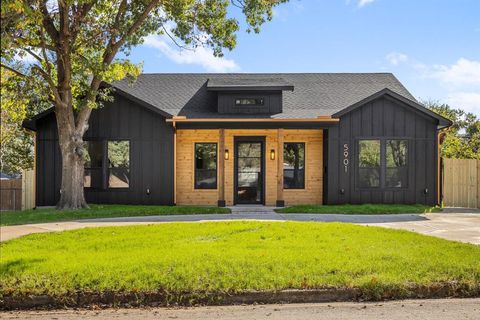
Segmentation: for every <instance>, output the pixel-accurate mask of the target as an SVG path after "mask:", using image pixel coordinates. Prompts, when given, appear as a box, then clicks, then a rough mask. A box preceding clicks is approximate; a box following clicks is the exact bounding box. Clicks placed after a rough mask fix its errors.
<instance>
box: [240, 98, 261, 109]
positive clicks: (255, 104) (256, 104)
mask: <svg viewBox="0 0 480 320" xmlns="http://www.w3.org/2000/svg"><path fill="white" fill-rule="evenodd" d="M234 99H235V101H234V102H235V103H234V105H235V107H259V106H262V107H263V106H264V105H265V97H260V98H253V97H236V98H234ZM239 100H255V103H253V104H243V103H237V101H239ZM257 100H260V103H258V102H257Z"/></svg>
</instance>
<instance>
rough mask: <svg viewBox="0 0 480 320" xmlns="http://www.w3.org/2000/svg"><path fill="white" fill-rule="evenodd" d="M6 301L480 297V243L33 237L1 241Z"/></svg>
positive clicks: (183, 226) (174, 227) (363, 235)
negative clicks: (85, 296) (270, 295)
mask: <svg viewBox="0 0 480 320" xmlns="http://www.w3.org/2000/svg"><path fill="white" fill-rule="evenodd" d="M0 249H1V252H2V259H1V262H0V276H1V279H2V282H1V285H0V296H2V295H3V296H5V295H10V296H12V295H13V296H25V295H28V294H47V295H51V296H53V297H56V298H57V299H59V300H60V301H61V300H62V299H67V298H68V297H69V294H72V296H74V293H75V292H79V291H80V292H93V293H101V292H119V293H122V292H123V293H125V292H137V293H141V292H157V291H160V292H166V293H167V294H168V295H169V297H170V298H171V299H172V300H170V301H171V302H172V301H173V302H175V301H178V299H181V297H182V296H183V294H185V293H194V294H197V293H198V295H199V296H200V295H205V294H210V295H213V296H214V297H219V296H220V297H221V296H222V295H223V294H227V293H228V294H230V293H235V292H240V291H244V290H252V289H255V290H278V289H287V288H288V289H293V288H295V289H311V288H327V287H342V288H345V287H350V288H352V287H354V288H359V289H360V290H361V291H362V293H363V298H366V299H368V298H372V297H374V298H380V297H383V296H392V295H393V296H394V297H397V298H401V297H404V296H406V295H407V294H408V293H409V292H410V291H409V290H411V288H412V286H427V287H430V286H438V285H441V284H447V283H448V284H454V285H455V286H458V287H461V288H463V290H464V293H465V294H466V295H468V294H470V295H472V294H477V295H478V294H479V293H480V246H475V245H469V244H462V243H458V242H451V241H446V240H443V239H439V238H434V237H428V236H423V235H420V234H416V233H411V232H407V231H398V230H389V229H384V228H379V227H366V226H356V225H350V224H342V223H312V222H252V221H249V222H247V221H235V222H208V223H171V224H162V225H149V226H128V227H106V228H92V229H81V230H75V231H67V232H61V233H50V234H35V235H29V236H26V237H23V238H20V239H16V240H11V241H7V242H4V243H1V244H0Z"/></svg>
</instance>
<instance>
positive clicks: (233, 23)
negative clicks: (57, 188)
mask: <svg viewBox="0 0 480 320" xmlns="http://www.w3.org/2000/svg"><path fill="white" fill-rule="evenodd" d="M286 1H287V0H163V1H160V0H102V1H98V0H76V1H74V0H57V1H51V0H3V1H2V3H1V65H2V68H4V69H6V70H9V71H10V72H12V73H13V74H14V75H15V77H18V78H21V79H23V80H24V81H25V82H28V83H29V86H30V85H31V86H33V87H35V88H37V87H38V88H41V90H40V92H43V93H44V96H45V97H46V98H47V99H48V100H49V101H50V102H51V104H52V105H53V106H54V108H55V115H56V120H57V127H58V135H59V144H60V151H61V154H62V186H61V198H60V202H59V204H58V207H61V208H70V209H76V208H82V207H85V206H86V203H85V200H84V195H83V170H84V169H83V163H84V161H85V159H84V155H85V153H86V152H85V144H84V142H83V135H84V134H85V132H86V131H87V130H88V120H89V118H90V114H91V110H92V109H93V108H96V107H99V106H101V105H102V103H103V102H105V101H109V100H111V99H112V98H111V97H112V95H111V89H110V88H109V87H108V85H103V84H105V83H106V84H108V83H111V82H112V81H115V80H121V79H124V78H126V77H130V78H132V79H133V78H135V77H136V76H138V75H139V73H140V72H141V65H137V64H133V63H132V62H130V61H129V60H128V59H127V58H123V59H120V58H118V57H117V55H118V54H119V53H122V54H123V56H125V57H128V55H129V53H130V51H131V49H132V48H133V47H134V46H136V45H139V44H141V43H142V42H143V41H144V38H145V37H146V36H148V35H150V34H166V35H168V36H170V37H171V38H172V39H174V41H176V42H177V43H180V45H182V46H186V47H190V48H192V47H196V46H207V47H210V48H212V49H213V51H214V54H215V55H217V56H221V55H222V50H223V49H228V50H231V49H233V48H234V47H235V45H236V33H237V31H239V29H240V23H239V21H238V20H237V19H236V18H234V15H231V14H229V13H230V11H231V10H232V9H234V8H237V9H240V11H241V14H243V16H244V17H245V21H246V25H247V31H254V32H258V31H259V28H260V26H261V25H262V24H263V23H264V22H265V21H267V20H270V19H271V18H272V8H273V6H275V5H278V4H279V3H282V2H286ZM22 58H28V59H29V60H30V61H32V62H30V63H28V64H27V65H25V68H23V69H20V68H17V66H16V63H17V62H18V60H19V59H22ZM29 86H27V87H26V88H28V87H29ZM22 90H24V89H22Z"/></svg>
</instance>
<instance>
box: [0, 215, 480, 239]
mask: <svg viewBox="0 0 480 320" xmlns="http://www.w3.org/2000/svg"><path fill="white" fill-rule="evenodd" d="M256 211H259V212H256ZM453 211H455V210H453ZM453 211H451V210H450V211H447V213H429V214H390V215H343V214H278V213H275V212H274V211H273V208H268V207H267V208H265V207H263V208H261V209H257V208H251V209H249V211H248V212H245V210H240V209H238V208H237V209H234V210H233V212H232V214H199V215H171V216H144V217H123V218H100V219H88V220H87V219H86V220H77V221H66V222H54V223H41V224H27V225H19V226H6V227H0V241H7V240H10V239H15V238H18V237H22V236H25V235H28V234H32V233H44V232H58V231H65V230H74V229H81V228H94V227H107V226H128V225H148V224H159V223H170V222H206V221H231V220H262V221H315V222H347V223H354V224H360V225H371V226H378V227H384V228H393V229H403V230H409V231H414V232H418V233H422V234H426V235H430V236H435V237H439V238H444V239H448V240H455V241H461V242H467V243H473V244H477V245H480V214H478V213H477V212H478V211H475V209H473V210H470V211H469V212H470V213H465V212H462V213H457V212H453ZM458 211H460V210H458ZM252 212H253V213H252Z"/></svg>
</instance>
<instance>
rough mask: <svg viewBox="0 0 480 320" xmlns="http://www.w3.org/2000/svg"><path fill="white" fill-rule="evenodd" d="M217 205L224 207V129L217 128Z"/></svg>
mask: <svg viewBox="0 0 480 320" xmlns="http://www.w3.org/2000/svg"><path fill="white" fill-rule="evenodd" d="M217 157H218V206H219V207H225V205H226V203H225V129H219V142H218V153H217Z"/></svg>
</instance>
